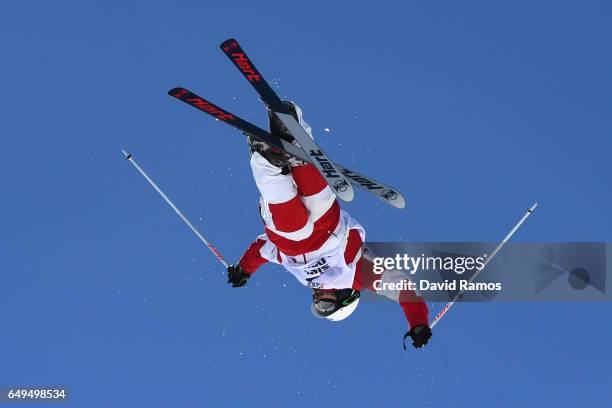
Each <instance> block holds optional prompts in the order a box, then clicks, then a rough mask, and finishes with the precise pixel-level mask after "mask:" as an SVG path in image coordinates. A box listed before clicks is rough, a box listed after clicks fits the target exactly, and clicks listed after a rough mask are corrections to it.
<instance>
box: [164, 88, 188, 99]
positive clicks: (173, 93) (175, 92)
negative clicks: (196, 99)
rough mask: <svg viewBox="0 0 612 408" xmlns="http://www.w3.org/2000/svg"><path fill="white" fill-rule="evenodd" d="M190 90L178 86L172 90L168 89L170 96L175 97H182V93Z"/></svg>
mask: <svg viewBox="0 0 612 408" xmlns="http://www.w3.org/2000/svg"><path fill="white" fill-rule="evenodd" d="M187 92H189V91H187V90H186V89H185V88H181V87H180V86H179V87H176V88H172V89H171V90H169V91H168V95H170V96H174V97H175V98H178V97H180V96H181V95H184V94H185V93H187Z"/></svg>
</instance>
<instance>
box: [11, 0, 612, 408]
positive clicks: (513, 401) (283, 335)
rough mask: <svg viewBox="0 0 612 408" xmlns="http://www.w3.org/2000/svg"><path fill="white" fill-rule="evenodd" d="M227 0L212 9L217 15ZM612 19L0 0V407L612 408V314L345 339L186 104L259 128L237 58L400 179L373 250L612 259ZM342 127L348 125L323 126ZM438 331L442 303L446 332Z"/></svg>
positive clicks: (209, 124)
mask: <svg viewBox="0 0 612 408" xmlns="http://www.w3.org/2000/svg"><path fill="white" fill-rule="evenodd" d="M213 3H214V4H213ZM611 19H612V6H610V4H609V2H605V1H582V2H569V1H537V2H534V1H484V0H483V1H460V2H458V1H436V2H423V1H396V2H389V1H378V2H354V1H351V2H349V1H337V2H329V1H326V2H322V1H321V2H319V1H314V2H290V1H282V2H281V1H260V2H253V1H249V2H245V1H234V2H203V1H194V0H189V1H180V2H168V1H164V2H162V1H84V0H81V1H25V0H24V1H12V2H3V4H2V5H1V6H0V46H1V48H2V51H3V52H2V64H1V68H0V72H1V73H2V75H0V83H1V88H2V96H1V97H0V112H1V113H0V116H1V120H0V135H1V137H0V146H1V152H2V160H0V177H1V180H2V187H3V189H2V193H3V195H2V200H1V201H0V209H1V210H2V214H3V217H2V223H1V225H2V235H3V240H2V249H1V251H0V265H1V266H0V268H1V278H2V283H1V284H0V316H1V319H0V321H1V322H2V328H1V329H0V361H1V362H0V386H10V385H47V384H51V385H58V386H66V387H68V388H69V389H70V390H72V393H73V401H72V405H71V406H74V407H111V406H112V407H195V406H240V405H242V406H245V405H247V404H248V405H249V406H281V405H285V406H287V404H289V403H291V402H292V403H296V404H297V405H303V406H323V405H329V404H336V403H337V404H341V405H342V406H345V407H346V406H355V405H363V406H385V407H387V406H410V407H428V406H431V407H449V406H458V407H462V406H471V407H491V406H504V407H506V406H508V407H511V406H517V404H521V405H522V406H575V405H577V404H580V405H581V406H589V407H603V406H610V404H611V402H612V401H611V399H612V398H611V396H610V388H611V387H612V376H611V374H610V370H609V362H610V360H611V358H612V354H611V353H610V351H609V343H610V340H611V337H612V329H611V325H610V306H609V305H608V304H595V303H591V304H589V303H585V304H518V303H516V304H510V303H509V304H495V305H493V304H469V305H468V304H461V305H459V306H457V307H456V309H455V310H453V311H452V312H451V313H450V314H449V315H448V318H447V319H446V320H444V321H443V322H442V323H441V324H440V325H439V326H438V327H437V328H436V330H435V332H434V338H433V340H432V342H431V344H430V346H428V347H427V348H426V349H424V350H420V351H415V350H409V351H408V352H404V351H403V350H402V349H401V337H402V335H403V333H404V331H405V322H404V318H403V316H402V313H401V311H400V309H399V307H397V305H395V304H378V303H376V304H365V303H364V304H363V305H361V306H360V309H359V311H358V313H357V314H356V315H355V316H352V317H351V318H350V319H349V320H347V321H346V322H344V323H342V324H336V325H333V324H327V323H326V322H322V321H319V320H315V319H313V318H312V316H311V314H310V311H309V303H310V294H309V292H308V290H306V289H305V288H304V287H301V286H300V285H299V284H298V283H297V282H296V281H295V280H294V279H293V278H292V277H291V276H289V274H287V273H285V272H283V271H281V270H279V269H278V268H277V267H273V266H266V267H264V268H262V269H261V270H260V271H259V272H258V273H257V275H256V276H255V277H254V278H253V279H252V281H251V282H250V283H249V285H248V287H247V288H245V289H244V290H235V289H231V288H230V287H228V286H227V285H226V284H225V279H224V270H223V269H222V267H220V265H219V264H218V263H217V262H216V261H215V259H214V258H213V257H212V256H211V255H210V254H209V253H208V252H207V251H206V249H205V248H203V247H202V245H201V244H200V243H199V241H197V239H196V238H195V237H194V236H193V235H192V234H191V233H190V232H189V231H188V230H187V228H186V227H185V226H184V225H182V224H181V223H180V220H179V219H178V218H177V217H176V216H175V214H173V213H172V211H171V210H170V209H169V208H168V207H167V205H166V204H165V203H164V202H163V201H162V200H161V199H160V198H159V197H158V196H157V195H156V194H155V193H154V191H153V190H152V189H151V188H150V187H149V186H148V185H147V184H146V183H145V181H144V180H143V179H142V178H141V177H140V176H139V175H138V174H137V173H136V172H135V170H134V169H133V168H132V167H131V166H130V165H129V164H128V163H127V162H125V161H123V160H122V156H121V153H120V149H121V148H126V149H128V150H130V151H132V152H133V153H134V154H135V157H136V158H137V159H138V160H139V161H140V163H141V164H142V165H143V166H144V167H145V168H146V169H147V170H148V171H149V172H150V173H151V175H152V176H153V177H154V178H155V179H156V180H157V181H158V183H159V184H160V185H161V186H162V188H164V189H165V191H166V192H167V193H168V194H169V195H170V196H171V197H173V198H174V200H175V201H176V202H177V204H178V205H179V206H180V207H181V208H182V209H183V211H184V212H185V213H187V214H188V215H189V216H190V217H191V218H192V219H193V220H194V221H195V222H196V224H197V225H198V227H199V228H201V229H202V231H203V232H204V234H205V235H206V236H207V237H209V238H210V239H211V240H212V241H213V242H214V243H216V244H217V245H218V247H219V249H220V250H221V251H222V253H223V254H225V256H226V257H227V258H228V259H230V260H236V259H237V258H238V257H239V256H240V255H241V253H242V251H243V249H244V248H245V247H246V245H247V244H248V243H249V242H250V240H251V239H252V238H254V237H255V236H256V235H257V234H258V233H259V232H260V231H261V224H260V220H259V219H258V217H257V191H256V189H255V186H254V184H253V182H252V180H251V176H250V173H249V168H248V166H247V153H246V150H247V149H246V146H245V143H244V141H243V140H241V138H240V137H238V136H237V135H236V132H234V131H233V130H231V129H229V128H227V127H226V126H224V125H223V124H222V123H218V122H215V121H214V120H212V119H211V118H209V117H207V116H206V115H203V114H201V113H199V112H197V111H195V110H193V109H191V108H189V107H187V106H184V105H182V104H180V103H179V102H177V101H175V100H173V99H172V98H170V97H168V96H167V95H166V92H167V90H168V89H170V88H172V87H174V86H185V87H188V88H191V89H192V90H194V91H195V92H198V93H200V94H201V95H202V96H205V97H208V98H210V99H211V100H212V101H214V102H216V103H218V104H219V105H221V106H224V107H227V108H228V109H230V110H233V111H235V112H236V113H237V114H240V115H242V116H244V117H246V118H248V119H250V120H252V121H254V122H255V123H257V124H260V125H265V112H264V109H263V107H262V105H261V103H260V102H258V100H257V97H256V95H255V93H254V92H253V91H252V90H251V88H250V87H249V85H248V84H247V83H246V82H245V81H244V79H243V78H241V76H240V74H239V73H238V72H237V71H236V70H235V68H234V67H233V66H232V65H231V63H230V62H229V61H228V60H227V58H226V57H225V56H224V55H223V54H222V53H221V51H220V50H219V49H218V44H219V43H220V42H221V41H223V40H225V39H226V38H228V37H235V38H237V39H239V40H240V41H241V43H242V45H243V46H244V47H245V49H246V50H247V51H248V52H249V53H250V54H251V56H252V58H253V59H254V61H256V63H257V65H258V67H259V68H260V70H261V71H262V72H263V73H264V75H266V76H267V78H268V79H269V80H270V81H271V82H274V83H275V86H276V87H277V88H278V90H279V93H280V94H281V96H283V97H290V98H292V99H294V100H297V101H298V102H299V103H300V104H301V106H302V107H303V109H304V111H305V118H306V120H308V121H309V122H310V123H311V125H312V126H313V129H314V132H315V136H317V137H318V140H319V141H320V144H321V145H322V146H324V148H325V149H326V150H327V151H328V153H329V154H330V156H332V157H334V158H336V159H337V160H338V161H340V162H342V163H346V164H350V165H351V167H354V168H356V169H359V170H361V171H362V172H364V173H366V174H370V175H372V176H373V177H376V178H379V179H381V180H384V181H386V182H388V183H390V184H393V185H395V186H397V187H398V188H399V189H400V190H401V191H402V192H403V193H404V194H405V195H406V196H407V198H408V199H409V204H408V208H407V209H406V210H404V211H397V210H394V209H392V208H389V207H386V206H384V205H382V204H381V203H379V202H378V201H377V200H375V199H373V198H371V197H370V196H367V195H365V194H360V193H359V192H358V195H357V198H356V200H355V201H354V202H353V203H351V204H349V205H347V206H346V207H345V208H347V209H348V210H349V211H350V212H351V214H352V215H353V216H354V217H355V218H357V219H358V220H360V221H361V222H362V223H363V224H364V225H365V227H366V229H367V232H368V238H369V239H370V240H385V241H390V240H404V241H428V240H431V241H453V240H457V241H471V240H475V241H485V240H491V241H496V240H499V239H500V238H501V237H503V235H504V234H505V233H506V231H507V230H508V229H509V228H510V227H511V226H512V225H513V224H514V222H516V220H517V219H518V218H519V217H520V216H521V214H522V213H523V211H524V210H525V208H526V207H527V206H528V205H530V204H531V203H532V202H533V201H536V200H537V201H539V202H540V204H541V206H540V208H539V209H538V212H537V213H536V214H535V216H534V217H532V218H531V219H530V220H529V221H528V223H527V224H525V226H524V228H523V229H522V230H521V231H519V233H518V234H517V235H516V240H517V241H547V240H550V241H610V238H611V231H612V220H611V218H610V209H611V208H612V207H611V204H612V189H610V170H611V168H610V160H609V155H610V151H611V148H612V143H611V142H610V133H611V131H612V123H611V116H610V107H611V106H612V105H611V103H612V96H611V95H612V93H611V91H612V89H611V88H612V87H611V85H612V79H611V78H612V73H611V67H612V54H611V53H610V38H612V28H611V25H610V21H611ZM324 128H329V129H330V132H329V133H327V132H324V131H323V129H324ZM433 312H435V310H434V311H433Z"/></svg>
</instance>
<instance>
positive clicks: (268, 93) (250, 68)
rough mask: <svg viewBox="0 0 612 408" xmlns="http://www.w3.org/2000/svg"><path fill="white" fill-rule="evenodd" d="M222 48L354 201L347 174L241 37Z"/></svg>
mask: <svg viewBox="0 0 612 408" xmlns="http://www.w3.org/2000/svg"><path fill="white" fill-rule="evenodd" d="M221 49H222V50H223V52H224V53H225V55H227V56H228V58H229V59H230V60H231V61H232V62H233V63H234V65H236V67H237V68H238V69H239V70H240V72H241V73H242V75H243V76H244V77H245V78H246V79H247V81H249V83H250V84H251V85H252V86H253V88H255V90H256V91H257V93H258V94H259V95H260V96H261V99H262V100H263V102H264V103H265V104H266V105H267V106H268V108H270V110H271V111H272V112H274V114H275V115H276V116H277V117H278V118H279V119H280V121H281V122H282V123H283V125H285V127H286V128H287V130H288V131H289V133H291V135H292V136H293V137H295V140H296V141H297V143H298V144H299V145H300V147H301V148H302V150H304V152H305V153H306V155H308V157H309V158H310V160H309V161H310V162H311V163H312V164H313V165H314V166H315V167H316V168H317V169H318V170H319V173H321V175H322V176H323V177H324V178H325V180H326V181H327V183H328V184H329V185H330V187H332V189H333V190H334V192H335V193H336V195H337V196H338V198H340V199H341V200H344V201H352V200H353V198H354V196H355V193H354V191H353V188H352V187H351V185H350V184H349V183H348V181H347V178H346V177H345V176H344V175H343V174H342V172H341V171H340V170H339V169H338V168H337V167H336V166H335V165H334V163H333V162H332V161H331V160H330V158H329V157H328V156H327V154H325V152H324V151H323V150H322V149H321V148H320V147H319V146H318V145H317V144H316V142H315V141H314V140H312V139H311V137H310V135H309V134H308V133H306V131H305V130H304V129H303V128H302V126H301V125H300V124H299V122H298V121H297V120H296V119H295V118H294V117H293V115H292V114H291V112H290V111H289V109H287V107H286V106H285V105H284V104H283V101H282V100H281V99H280V98H279V97H278V95H277V94H276V92H274V90H273V89H272V88H271V87H270V85H268V83H267V82H266V80H265V79H264V78H263V76H262V75H261V73H260V72H259V71H258V70H257V68H255V65H254V64H253V63H252V62H251V60H250V59H249V57H248V56H247V55H246V53H245V52H244V50H243V49H242V47H240V44H238V41H236V40H234V39H229V40H227V41H224V42H223V43H222V44H221Z"/></svg>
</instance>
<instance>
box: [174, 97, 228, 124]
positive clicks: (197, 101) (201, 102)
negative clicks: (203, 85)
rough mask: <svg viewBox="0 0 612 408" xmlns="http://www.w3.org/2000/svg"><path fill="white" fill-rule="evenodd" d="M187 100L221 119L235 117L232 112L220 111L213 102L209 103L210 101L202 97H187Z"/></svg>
mask: <svg viewBox="0 0 612 408" xmlns="http://www.w3.org/2000/svg"><path fill="white" fill-rule="evenodd" d="M185 102H187V103H190V104H192V105H193V106H195V107H196V108H199V109H201V110H203V111H204V112H206V113H210V114H211V115H213V116H214V117H216V118H217V119H220V120H231V119H234V115H232V114H231V113H226V112H223V111H220V110H219V109H217V108H216V107H215V106H212V105H211V104H209V103H208V102H206V101H205V100H203V99H200V98H189V99H185Z"/></svg>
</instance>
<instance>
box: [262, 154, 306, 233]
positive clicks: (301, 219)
mask: <svg viewBox="0 0 612 408" xmlns="http://www.w3.org/2000/svg"><path fill="white" fill-rule="evenodd" d="M251 169H252V170H253V177H254V179H255V184H257V188H258V189H259V192H260V194H261V196H262V197H263V199H264V201H265V203H264V204H265V208H262V216H264V221H265V222H266V225H267V226H268V227H272V228H273V229H274V231H275V232H276V233H278V234H279V235H281V236H283V237H285V238H287V239H291V240H296V241H298V240H301V239H304V238H306V237H308V236H309V235H310V234H311V233H312V228H313V226H312V223H311V222H310V221H309V217H308V211H307V210H306V207H305V206H304V204H302V201H301V200H300V197H299V195H298V190H297V187H296V185H295V183H294V180H293V176H292V175H291V174H283V171H282V169H281V168H279V167H276V166H274V165H272V164H271V163H270V162H269V161H268V160H266V159H265V158H264V157H263V156H262V155H261V154H259V153H258V152H253V154H252V156H251ZM266 218H268V219H266ZM270 224H271V225H270Z"/></svg>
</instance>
